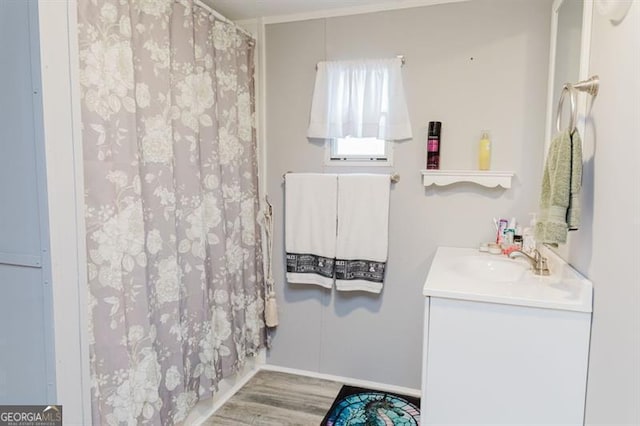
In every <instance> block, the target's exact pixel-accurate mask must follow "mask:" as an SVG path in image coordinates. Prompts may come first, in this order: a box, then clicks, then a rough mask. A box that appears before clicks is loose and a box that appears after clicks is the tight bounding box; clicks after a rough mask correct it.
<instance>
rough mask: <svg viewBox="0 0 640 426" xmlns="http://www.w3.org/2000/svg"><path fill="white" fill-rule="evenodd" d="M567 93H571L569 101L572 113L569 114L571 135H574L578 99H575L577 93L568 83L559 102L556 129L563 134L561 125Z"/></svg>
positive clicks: (563, 88)
mask: <svg viewBox="0 0 640 426" xmlns="http://www.w3.org/2000/svg"><path fill="white" fill-rule="evenodd" d="M567 92H568V93H569V100H570V102H571V111H570V114H569V133H572V132H573V131H574V129H575V128H576V115H577V112H578V108H577V104H576V99H575V94H576V91H575V89H574V88H573V86H572V85H571V84H569V83H567V84H565V85H564V86H563V87H562V92H561V93H560V99H559V100H558V109H557V112H556V129H557V130H558V133H560V132H562V123H561V121H562V106H563V104H564V95H565V94H566V93H567Z"/></svg>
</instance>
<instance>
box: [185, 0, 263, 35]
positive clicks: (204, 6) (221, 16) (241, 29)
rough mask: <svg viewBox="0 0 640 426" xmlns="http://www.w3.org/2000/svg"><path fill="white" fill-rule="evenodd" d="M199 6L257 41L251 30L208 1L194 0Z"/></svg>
mask: <svg viewBox="0 0 640 426" xmlns="http://www.w3.org/2000/svg"><path fill="white" fill-rule="evenodd" d="M193 3H195V4H196V5H197V6H199V7H201V8H202V9H204V10H206V11H207V12H209V13H210V14H212V15H213V16H215V17H216V18H217V19H219V20H221V21H223V22H226V23H228V24H231V25H233V26H234V27H236V28H237V29H238V30H239V31H240V32H241V33H243V34H244V35H246V36H248V37H249V38H251V40H252V41H253V42H254V43H255V38H254V36H253V34H251V33H250V32H249V31H247V30H245V29H244V28H242V27H241V26H239V25H238V24H236V23H235V22H233V21H232V20H231V19H229V18H227V17H226V16H224V15H223V14H221V13H220V12H218V11H216V10H214V9H213V8H212V7H211V6H209V5H208V4H206V3H203V2H202V1H201V0H194V2H193Z"/></svg>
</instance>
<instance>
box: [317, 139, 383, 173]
mask: <svg viewBox="0 0 640 426" xmlns="http://www.w3.org/2000/svg"><path fill="white" fill-rule="evenodd" d="M392 151H393V150H392V145H391V143H390V142H388V141H384V140H382V139H377V138H352V137H346V138H335V139H328V140H327V144H326V153H327V154H326V161H325V163H326V164H327V165H334V166H346V165H349V166H391V165H392Z"/></svg>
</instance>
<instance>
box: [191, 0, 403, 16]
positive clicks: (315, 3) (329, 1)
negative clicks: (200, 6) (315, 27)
mask: <svg viewBox="0 0 640 426" xmlns="http://www.w3.org/2000/svg"><path fill="white" fill-rule="evenodd" d="M203 2H204V3H207V4H208V5H209V6H211V7H212V8H214V9H215V10H216V11H218V12H220V13H222V14H223V15H224V16H226V17H227V18H229V19H231V20H233V21H240V20H243V19H253V18H260V17H265V16H281V15H294V14H299V13H310V12H318V11H321V10H322V11H324V10H334V9H343V8H358V7H368V6H372V5H394V4H398V5H400V4H402V3H407V1H406V0H203Z"/></svg>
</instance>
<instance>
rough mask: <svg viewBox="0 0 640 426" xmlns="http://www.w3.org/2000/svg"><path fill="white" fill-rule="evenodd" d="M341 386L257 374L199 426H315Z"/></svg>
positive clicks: (309, 379) (283, 374)
mask: <svg viewBox="0 0 640 426" xmlns="http://www.w3.org/2000/svg"><path fill="white" fill-rule="evenodd" d="M342 385H343V384H342V383H338V382H332V381H329V380H320V379H314V378H311V377H304V376H297V375H293V374H286V373H279V372H275V371H260V372H258V373H257V374H256V375H255V376H254V377H253V378H252V379H251V380H250V381H249V382H248V383H247V384H246V385H245V386H243V387H242V389H240V390H239V391H238V393H236V394H235V395H233V396H232V397H231V399H229V401H227V402H226V403H225V404H224V405H223V406H222V407H220V409H219V410H218V411H217V412H216V413H215V414H214V415H213V416H211V417H210V418H209V419H208V420H207V421H206V422H205V423H203V426H242V425H260V426H285V425H291V426H293V425H295V426H318V425H319V424H320V422H321V421H322V419H323V418H324V416H325V414H326V413H327V411H328V410H329V408H330V407H331V404H332V403H333V400H334V399H335V397H336V395H338V392H339V391H340V388H341V387H342Z"/></svg>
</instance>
